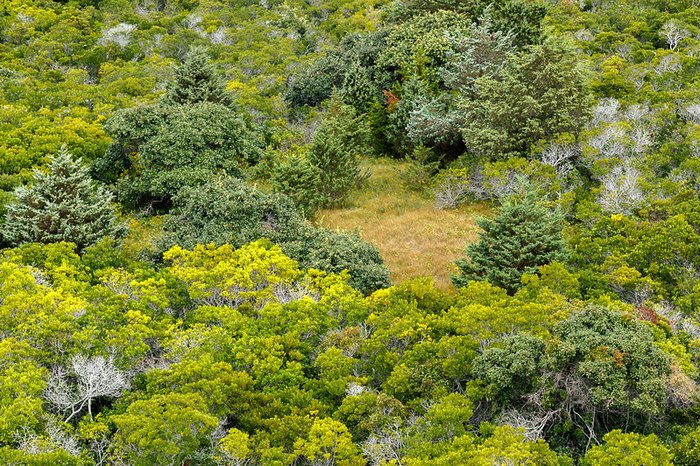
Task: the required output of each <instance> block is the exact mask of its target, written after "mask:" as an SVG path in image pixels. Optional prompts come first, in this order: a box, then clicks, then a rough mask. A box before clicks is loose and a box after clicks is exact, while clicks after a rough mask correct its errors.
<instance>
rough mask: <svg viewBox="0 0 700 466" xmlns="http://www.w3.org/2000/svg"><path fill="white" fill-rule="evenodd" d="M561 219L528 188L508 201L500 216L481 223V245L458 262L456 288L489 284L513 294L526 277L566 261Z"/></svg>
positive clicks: (470, 249) (454, 278) (468, 249)
mask: <svg viewBox="0 0 700 466" xmlns="http://www.w3.org/2000/svg"><path fill="white" fill-rule="evenodd" d="M562 221H563V220H562V217H561V215H560V214H558V213H553V212H551V211H550V210H548V209H547V207H546V206H544V205H542V203H541V202H539V199H538V197H537V193H536V191H535V190H533V189H532V188H526V190H525V192H524V193H523V194H522V195H520V196H515V197H512V198H510V199H508V200H506V201H505V203H504V205H503V206H502V207H501V209H500V211H499V212H498V215H496V217H494V218H492V219H481V220H479V222H478V224H479V226H480V227H481V229H482V230H483V231H482V233H481V234H480V235H479V241H478V242H476V243H473V244H470V245H469V246H467V250H466V252H467V257H466V258H462V259H458V260H457V261H455V264H456V265H457V267H459V269H460V271H461V274H459V275H456V276H453V277H452V282H453V283H454V284H455V286H464V285H466V284H467V283H468V282H470V281H473V280H487V281H489V282H490V283H492V284H494V285H497V286H500V287H501V288H503V289H505V290H506V291H508V293H510V294H513V293H515V291H517V289H518V288H519V287H520V278H521V277H522V275H523V274H524V273H535V272H537V269H538V267H540V266H542V265H546V264H549V263H550V262H552V261H560V260H563V259H564V258H565V250H564V240H563V238H562Z"/></svg>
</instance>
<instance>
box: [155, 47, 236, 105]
mask: <svg viewBox="0 0 700 466" xmlns="http://www.w3.org/2000/svg"><path fill="white" fill-rule="evenodd" d="M225 87H226V86H225V83H224V81H223V79H222V78H221V76H220V75H219V73H218V72H217V70H216V68H215V67H214V65H213V64H211V63H210V61H209V56H208V55H207V53H206V52H205V51H204V49H200V48H194V49H192V50H191V51H190V52H189V53H188V54H187V56H186V57H185V60H184V61H183V62H182V63H181V64H180V65H179V66H178V67H177V68H176V69H175V77H174V79H173V80H172V81H171V82H170V83H169V84H168V92H167V94H166V95H165V97H164V103H166V104H168V103H169V104H179V105H186V104H196V103H199V102H210V103H216V104H223V105H227V106H230V105H232V103H233V102H232V99H231V96H230V94H229V93H227V92H226V89H225Z"/></svg>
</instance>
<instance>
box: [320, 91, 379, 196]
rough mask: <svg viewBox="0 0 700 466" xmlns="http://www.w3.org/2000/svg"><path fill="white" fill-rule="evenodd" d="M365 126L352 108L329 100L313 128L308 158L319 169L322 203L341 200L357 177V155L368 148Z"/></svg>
mask: <svg viewBox="0 0 700 466" xmlns="http://www.w3.org/2000/svg"><path fill="white" fill-rule="evenodd" d="M368 138H369V126H368V125H367V121H366V120H365V119H364V118H363V116H361V115H359V116H358V115H357V112H356V111H355V109H354V108H353V107H351V106H349V105H345V104H343V103H342V102H341V101H340V99H339V98H337V97H336V96H334V97H333V98H332V99H331V102H330V107H329V111H328V115H327V117H326V119H325V120H324V122H323V124H322V125H321V126H320V127H319V128H318V130H316V133H315V134H314V138H313V141H312V143H311V147H310V149H309V154H308V159H309V162H310V163H311V165H313V166H315V167H317V168H318V169H319V170H320V172H319V173H320V180H319V181H320V184H319V186H318V194H319V196H320V198H321V199H322V202H323V204H324V205H328V206H330V205H339V204H342V203H343V202H344V201H345V198H346V197H347V195H348V193H349V192H350V190H351V189H352V188H354V187H355V186H357V183H358V181H359V176H360V156H361V155H362V154H363V153H365V154H366V153H367V152H369V151H370V148H369V145H368Z"/></svg>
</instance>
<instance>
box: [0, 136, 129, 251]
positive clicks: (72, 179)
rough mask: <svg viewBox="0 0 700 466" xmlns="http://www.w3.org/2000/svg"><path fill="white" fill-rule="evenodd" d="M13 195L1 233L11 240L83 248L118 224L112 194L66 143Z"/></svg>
mask: <svg viewBox="0 0 700 466" xmlns="http://www.w3.org/2000/svg"><path fill="white" fill-rule="evenodd" d="M15 196H16V198H17V199H16V201H15V202H14V203H12V204H9V205H8V206H7V215H6V223H5V225H4V227H3V232H2V233H3V236H4V237H5V239H6V240H7V241H9V242H10V243H12V244H16V245H19V244H23V243H30V242H39V243H55V242H60V241H70V242H73V243H75V244H76V245H77V247H78V249H83V248H85V247H86V246H89V245H91V244H95V243H96V242H97V241H98V240H100V239H101V238H102V237H104V236H111V235H115V234H117V233H118V232H120V231H121V228H122V227H121V226H120V225H119V223H118V222H117V216H116V214H115V211H114V207H113V205H112V195H111V194H110V193H109V192H108V191H107V190H105V189H104V188H102V187H100V186H97V185H96V184H95V183H94V182H93V181H92V180H91V179H90V176H89V174H88V170H87V168H85V167H83V166H82V165H81V162H80V159H78V160H73V157H72V156H71V154H70V153H69V152H68V151H67V150H66V148H65V147H64V148H62V149H61V150H60V151H59V152H58V154H57V155H56V156H54V157H52V158H51V161H50V163H49V171H48V173H43V172H41V171H39V170H35V171H34V184H33V185H32V186H31V187H26V186H21V187H19V188H17V189H16V190H15Z"/></svg>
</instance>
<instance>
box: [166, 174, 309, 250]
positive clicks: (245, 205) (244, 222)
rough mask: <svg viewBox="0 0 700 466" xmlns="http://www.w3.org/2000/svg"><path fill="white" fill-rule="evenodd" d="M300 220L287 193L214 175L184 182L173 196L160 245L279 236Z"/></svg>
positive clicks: (284, 236) (238, 243)
mask: <svg viewBox="0 0 700 466" xmlns="http://www.w3.org/2000/svg"><path fill="white" fill-rule="evenodd" d="M305 224H306V223H305V220H304V219H303V217H301V215H299V213H298V211H297V210H296V208H295V206H294V204H293V203H292V201H291V200H290V199H289V198H288V197H286V196H283V195H280V194H265V193H263V192H261V191H258V190H256V189H253V188H250V187H248V186H247V185H246V184H245V182H243V181H242V180H239V179H236V178H232V177H217V178H215V179H213V180H211V181H209V182H207V183H205V184H204V185H202V186H197V187H187V188H184V189H182V190H181V191H180V193H179V194H178V195H177V196H176V197H175V199H174V204H173V210H172V213H171V215H169V216H168V217H166V219H165V222H164V225H163V228H164V231H165V238H164V239H163V243H164V244H165V247H164V248H163V250H165V249H167V248H168V247H170V246H171V245H174V244H179V245H181V246H183V247H185V248H193V247H194V246H195V245H197V244H208V243H211V242H213V243H215V244H217V245H221V244H225V243H228V244H231V245H233V246H234V247H240V246H242V245H244V244H246V243H249V242H251V241H254V240H256V239H259V238H268V239H270V240H272V241H273V242H281V241H284V240H285V239H287V238H289V237H293V236H294V235H295V234H296V233H297V232H298V231H299V229H300V228H302V226H304V225H305Z"/></svg>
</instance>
